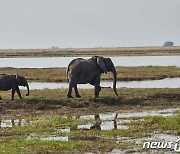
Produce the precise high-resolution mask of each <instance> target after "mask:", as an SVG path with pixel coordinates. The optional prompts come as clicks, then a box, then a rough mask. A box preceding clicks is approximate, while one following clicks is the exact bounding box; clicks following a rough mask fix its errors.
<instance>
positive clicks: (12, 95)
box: [11, 89, 15, 100]
mask: <svg viewBox="0 0 180 154" xmlns="http://www.w3.org/2000/svg"><path fill="white" fill-rule="evenodd" d="M14 94H15V90H14V89H12V92H11V100H14Z"/></svg>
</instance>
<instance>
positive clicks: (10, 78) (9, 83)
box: [0, 74, 29, 100]
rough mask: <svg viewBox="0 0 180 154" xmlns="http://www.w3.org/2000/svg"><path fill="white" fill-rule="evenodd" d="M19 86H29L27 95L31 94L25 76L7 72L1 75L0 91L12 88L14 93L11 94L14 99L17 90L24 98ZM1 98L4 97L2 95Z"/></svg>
mask: <svg viewBox="0 0 180 154" xmlns="http://www.w3.org/2000/svg"><path fill="white" fill-rule="evenodd" d="M19 86H24V87H25V86H26V87H27V94H26V96H29V85H28V83H27V80H26V79H25V77H23V76H20V75H6V74H1V75H0V91H7V90H10V89H12V94H11V99H12V100H14V94H15V92H17V93H18V96H19V98H20V99H22V97H21V92H20V90H19ZM0 99H2V98H1V96H0Z"/></svg>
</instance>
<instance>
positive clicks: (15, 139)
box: [0, 114, 180, 153]
mask: <svg viewBox="0 0 180 154" xmlns="http://www.w3.org/2000/svg"><path fill="white" fill-rule="evenodd" d="M34 119H37V117H35V118H34ZM40 119H41V120H42V117H40ZM46 119H47V117H44V121H41V123H39V125H36V123H33V124H32V125H30V126H29V127H32V126H33V125H34V126H36V128H38V127H42V130H41V132H39V133H41V134H43V133H44V132H46V127H51V128H53V129H54V132H55V131H56V130H57V129H58V128H59V127H60V126H69V127H71V126H73V125H74V124H75V123H76V124H77V123H79V119H71V118H68V117H67V118H60V117H59V116H54V117H53V118H52V119H51V118H49V121H48V122H47V121H45V120H46ZM80 121H81V122H82V120H80ZM83 122H86V120H83ZM40 124H41V126H40ZM127 125H128V126H129V127H130V128H129V129H127V130H123V129H120V130H117V129H116V130H111V131H101V130H98V129H92V130H76V129H71V132H70V133H66V135H68V136H69V137H70V141H42V140H39V139H30V140H26V138H27V136H28V134H29V133H31V132H29V131H28V130H27V129H26V128H27V126H24V127H20V126H17V127H19V131H18V133H19V134H18V133H17V132H16V133H14V134H13V133H12V134H9V135H8V133H6V131H7V132H8V131H9V130H10V129H11V130H13V129H16V128H10V129H4V132H3V134H4V135H2V134H1V137H0V141H1V144H0V152H1V153H3V152H4V153H39V152H41V153H47V152H51V153H56V152H70V153H72V152H82V151H84V152H87V151H92V150H95V151H99V152H108V151H111V150H112V149H113V148H119V149H127V150H130V149H136V148H137V147H139V148H142V146H141V145H138V144H132V143H133V142H134V141H133V140H132V141H127V142H123V141H122V142H121V143H116V139H117V137H130V138H131V139H136V138H142V137H148V136H150V135H151V133H152V132H154V131H156V132H159V133H167V132H168V133H169V134H174V135H178V134H179V133H180V132H179V128H180V114H177V115H175V116H171V117H162V116H149V117H145V118H144V121H140V120H139V121H136V122H131V123H128V124H127ZM43 128H44V130H43ZM16 130H17V129H16ZM21 130H24V131H21ZM25 131H26V133H22V132H25ZM12 132H13V131H12ZM34 132H36V130H35V129H34V130H32V133H34ZM52 133H53V132H46V133H45V134H46V135H47V136H48V134H49V135H50V134H52ZM139 150H140V151H141V150H143V149H139Z"/></svg>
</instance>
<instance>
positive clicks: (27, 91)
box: [26, 83, 29, 96]
mask: <svg viewBox="0 0 180 154" xmlns="http://www.w3.org/2000/svg"><path fill="white" fill-rule="evenodd" d="M26 87H27V94H26V96H29V85H28V83H27V85H26Z"/></svg>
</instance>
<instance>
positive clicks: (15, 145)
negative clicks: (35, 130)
mask: <svg viewBox="0 0 180 154" xmlns="http://www.w3.org/2000/svg"><path fill="white" fill-rule="evenodd" d="M81 148H83V144H82V143H79V142H77V141H68V142H67V141H41V140H26V139H25V138H24V137H9V138H4V142H3V143H1V144H0V152H1V153H13V154H14V153H15V154H16V153H17V154H18V153H53V152H59V151H61V152H63V151H73V150H79V149H81Z"/></svg>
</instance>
